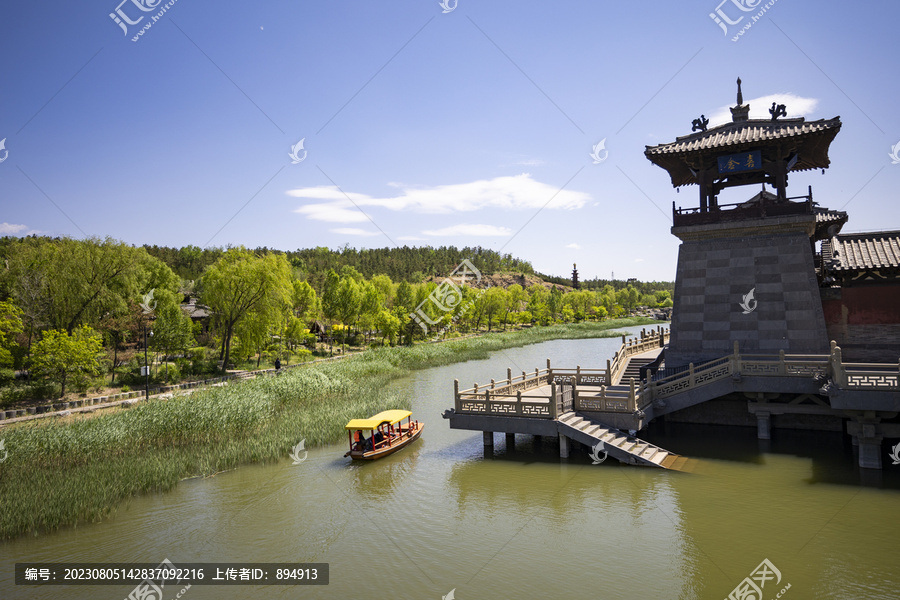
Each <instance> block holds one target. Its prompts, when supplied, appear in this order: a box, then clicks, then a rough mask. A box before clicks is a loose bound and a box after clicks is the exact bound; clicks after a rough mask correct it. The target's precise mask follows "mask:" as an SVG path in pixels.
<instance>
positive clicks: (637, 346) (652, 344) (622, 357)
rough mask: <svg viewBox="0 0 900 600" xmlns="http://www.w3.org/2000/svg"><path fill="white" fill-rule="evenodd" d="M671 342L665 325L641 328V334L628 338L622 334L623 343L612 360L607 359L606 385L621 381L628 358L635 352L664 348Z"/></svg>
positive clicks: (640, 352)
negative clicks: (652, 328) (647, 329)
mask: <svg viewBox="0 0 900 600" xmlns="http://www.w3.org/2000/svg"><path fill="white" fill-rule="evenodd" d="M668 342H669V330H668V329H667V328H665V327H658V328H657V329H656V330H655V331H654V330H650V332H649V333H648V332H647V331H646V330H643V329H642V330H641V333H640V336H638V337H635V338H632V339H626V337H625V336H624V335H623V336H622V345H621V346H620V347H619V350H618V351H617V352H616V353H615V354H614V355H613V358H612V361H609V360H608V361H606V370H607V373H608V375H609V376H608V379H607V382H606V385H612V384H613V382H619V381H620V379H621V377H622V373H624V372H625V369H626V368H627V366H628V360H629V359H630V358H631V357H632V356H634V355H635V354H643V353H644V352H650V351H651V350H654V349H657V348H663V347H665V345H666V344H667V343H668Z"/></svg>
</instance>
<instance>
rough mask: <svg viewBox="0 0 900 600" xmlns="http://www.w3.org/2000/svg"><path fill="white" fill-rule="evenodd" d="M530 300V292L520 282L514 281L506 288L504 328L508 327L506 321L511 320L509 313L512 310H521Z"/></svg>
mask: <svg viewBox="0 0 900 600" xmlns="http://www.w3.org/2000/svg"><path fill="white" fill-rule="evenodd" d="M527 301H528V294H527V293H526V292H525V290H524V289H523V288H522V286H521V285H519V284H518V283H514V284H512V285H511V286H509V287H508V288H506V306H505V307H504V308H505V309H506V314H505V315H504V316H503V329H506V323H507V322H508V321H509V315H510V313H512V312H519V311H520V310H522V306H523V305H524V304H525V302H527Z"/></svg>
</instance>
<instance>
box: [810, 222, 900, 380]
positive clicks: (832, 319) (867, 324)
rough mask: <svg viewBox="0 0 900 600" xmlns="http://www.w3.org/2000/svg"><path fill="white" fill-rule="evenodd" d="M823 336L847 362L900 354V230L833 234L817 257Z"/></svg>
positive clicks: (894, 357) (890, 358) (893, 359)
mask: <svg viewBox="0 0 900 600" xmlns="http://www.w3.org/2000/svg"><path fill="white" fill-rule="evenodd" d="M819 265H820V266H819V279H820V281H821V286H822V308H823V310H824V313H825V324H826V327H827V328H828V336H829V338H830V339H832V340H834V341H836V342H837V343H838V345H839V346H840V347H841V348H842V349H843V352H844V356H845V357H847V359H848V360H852V361H857V362H891V363H895V364H896V362H897V357H898V355H900V231H874V232H870V233H851V234H840V235H835V236H833V237H831V238H829V239H826V240H824V241H822V244H821V252H820V255H819Z"/></svg>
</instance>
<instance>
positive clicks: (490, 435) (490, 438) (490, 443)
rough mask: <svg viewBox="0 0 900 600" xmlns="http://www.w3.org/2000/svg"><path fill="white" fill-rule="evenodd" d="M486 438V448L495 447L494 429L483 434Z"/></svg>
mask: <svg viewBox="0 0 900 600" xmlns="http://www.w3.org/2000/svg"><path fill="white" fill-rule="evenodd" d="M482 437H483V438H484V447H485V448H493V447H494V432H493V431H485V432H484V433H483V434H482Z"/></svg>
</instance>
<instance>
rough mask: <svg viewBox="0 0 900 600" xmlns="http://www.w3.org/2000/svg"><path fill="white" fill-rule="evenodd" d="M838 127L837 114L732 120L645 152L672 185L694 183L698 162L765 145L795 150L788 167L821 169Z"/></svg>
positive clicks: (793, 169)
mask: <svg viewBox="0 0 900 600" xmlns="http://www.w3.org/2000/svg"><path fill="white" fill-rule="evenodd" d="M840 128H841V118H840V117H834V118H833V119H820V120H818V121H806V120H805V119H804V118H802V117H801V118H796V119H778V120H771V119H747V120H740V121H732V122H730V123H725V124H723V125H718V126H716V127H712V128H710V129H708V130H707V131H698V132H696V133H692V134H690V135H684V136H681V137H678V138H676V139H675V141H674V142H669V143H666V144H659V145H657V146H647V147H646V149H645V150H644V155H645V156H646V157H647V158H648V159H649V160H650V161H651V162H652V163H653V164H655V165H658V166H660V167H662V168H663V169H665V170H666V171H668V172H669V175H670V177H671V178H672V185H673V186H674V187H680V186H683V185H690V184H692V183H697V178H696V175H695V174H694V172H693V171H692V169H694V168H696V166H697V165H698V164H699V163H700V162H710V161H713V160H715V157H716V156H721V155H723V154H736V153H740V152H744V151H749V150H761V149H765V148H766V147H780V148H781V150H782V152H785V151H790V152H794V153H796V154H797V162H796V163H795V164H794V166H793V167H792V168H791V171H805V170H808V169H824V168H826V167H828V166H829V165H830V164H831V161H830V160H829V158H828V147H829V145H830V144H831V142H832V140H834V136H836V135H837V133H838V131H840Z"/></svg>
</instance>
